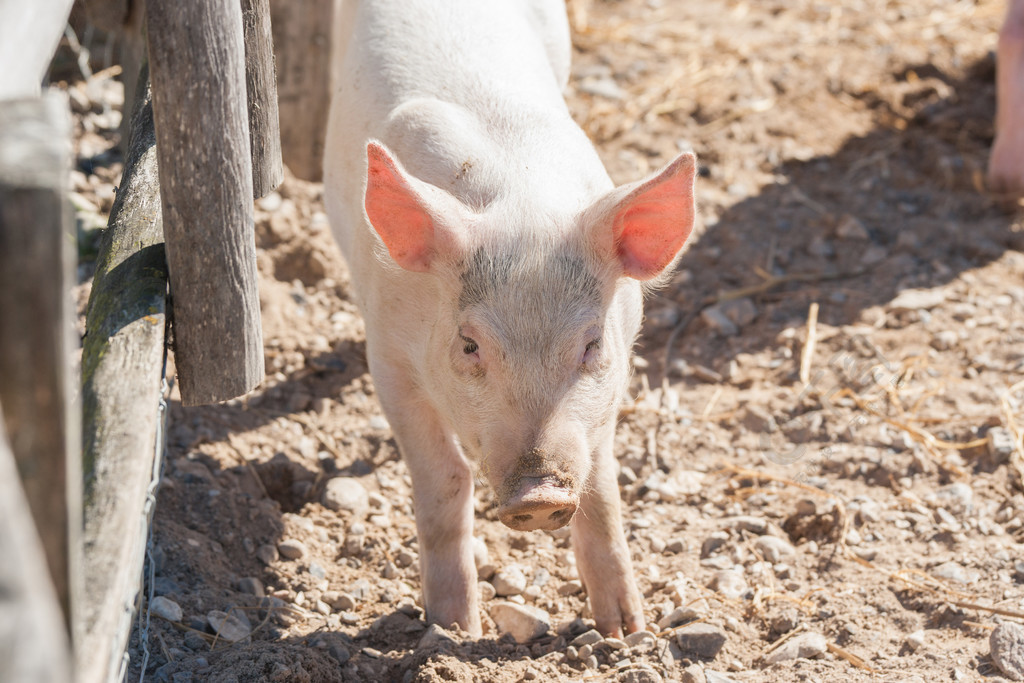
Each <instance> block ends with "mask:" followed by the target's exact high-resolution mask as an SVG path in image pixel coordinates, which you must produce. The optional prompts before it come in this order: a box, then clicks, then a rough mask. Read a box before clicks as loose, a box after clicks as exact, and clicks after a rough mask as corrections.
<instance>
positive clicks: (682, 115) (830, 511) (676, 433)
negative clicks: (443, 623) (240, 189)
mask: <svg viewBox="0 0 1024 683" xmlns="http://www.w3.org/2000/svg"><path fill="white" fill-rule="evenodd" d="M1003 9H1004V4H1003V2H1001V1H993V0H977V1H975V2H972V1H967V0H964V1H960V2H950V1H945V0H927V1H918V2H909V1H904V0H884V1H883V0H855V1H851V2H844V3H821V2H813V1H811V0H774V1H772V0H767V1H762V2H749V1H740V0H706V1H705V2H681V1H679V0H615V1H608V0H595V1H593V2H591V3H589V4H588V3H583V2H580V3H576V4H574V14H573V20H574V26H575V36H574V39H575V44H576V50H575V55H574V58H575V66H574V72H573V78H572V82H571V84H570V87H569V91H568V93H567V98H568V101H569V106H570V109H571V111H572V113H573V115H574V116H575V118H576V120H577V121H579V122H580V123H581V125H583V127H584V128H585V129H586V131H587V132H588V133H589V134H590V135H591V137H592V138H593V140H594V142H595V144H596V146H597V148H598V150H599V151H600V153H601V156H602V158H603V159H604V161H605V163H606V164H607V166H608V168H609V171H610V172H611V175H612V177H613V178H614V179H615V180H616V181H617V182H626V181H630V180H634V179H637V178H639V177H641V176H643V175H644V174H646V173H648V172H649V171H651V170H653V169H655V168H657V167H658V166H659V165H661V164H663V163H665V162H667V161H668V160H669V159H670V158H671V157H673V156H674V155H675V154H676V153H677V152H678V151H679V150H680V149H684V148H688V147H692V148H693V149H694V150H695V151H696V153H697V156H698V159H699V160H700V164H701V172H700V178H699V181H698V201H699V213H700V215H699V218H698V231H699V232H700V234H699V237H697V238H696V239H695V240H694V241H693V244H692V247H691V248H690V249H689V251H688V252H687V253H686V255H685V256H684V257H683V259H682V261H681V263H680V264H679V268H678V272H677V273H676V274H675V276H674V278H673V279H672V281H671V283H670V284H669V285H668V286H667V287H665V288H664V289H663V290H661V291H660V292H659V293H657V294H656V295H654V296H652V297H651V298H650V299H649V301H648V303H647V319H646V323H645V326H644V331H643V334H642V336H641V338H640V339H639V341H638V344H637V347H636V358H635V362H634V367H635V379H634V383H633V390H632V393H631V400H630V401H629V403H628V405H627V406H626V407H625V408H624V409H623V411H622V415H621V419H620V423H621V424H620V426H619V431H618V436H617V451H616V453H617V456H618V459H619V462H620V465H621V472H620V477H619V479H620V483H621V484H622V496H623V500H624V502H625V509H624V524H625V526H626V530H627V536H628V538H629V542H630V546H631V548H632V551H633V558H634V562H635V568H636V571H637V575H638V581H639V584H640V589H641V591H642V592H643V595H644V596H645V610H646V614H647V618H648V622H649V624H650V628H651V629H652V630H653V631H655V632H656V633H657V637H652V638H649V639H639V638H638V639H631V640H630V641H629V642H628V643H624V642H620V641H615V640H599V641H597V642H595V643H591V644H589V645H584V644H583V643H584V642H585V641H586V640H587V639H588V637H586V636H585V637H584V638H583V640H582V641H576V643H575V644H573V641H574V639H575V638H577V637H578V636H579V635H580V634H582V633H584V632H585V631H587V630H588V629H589V628H591V626H592V622H588V617H589V615H588V611H587V606H586V596H585V594H583V593H582V592H581V591H580V586H579V582H578V577H577V574H576V570H575V567H574V563H573V562H574V561H573V557H572V553H571V549H570V547H569V541H568V538H567V536H566V534H565V533H560V532H552V533H548V532H529V533H518V532H513V531H510V530H509V529H507V528H505V527H503V526H502V525H500V523H499V522H498V521H497V520H496V518H495V515H494V513H493V509H492V494H491V491H490V490H489V489H488V488H487V486H486V485H484V484H483V483H482V482H481V484H480V486H479V487H478V489H477V509H478V516H477V524H476V534H477V536H478V537H479V538H480V539H481V540H482V541H483V542H484V543H485V544H486V551H485V552H484V551H483V549H482V548H481V553H480V557H479V558H478V560H479V563H478V564H479V565H480V566H481V578H482V579H491V581H490V582H488V583H486V585H484V584H481V591H482V594H483V595H484V597H485V600H484V602H483V608H482V609H483V612H484V615H483V620H484V630H485V634H484V637H483V639H482V640H479V641H475V642H474V641H471V640H467V639H465V638H464V637H463V636H462V635H460V634H458V633H450V632H445V631H441V630H437V629H430V630H427V628H426V624H425V623H424V622H423V620H422V610H421V609H420V607H421V606H420V579H419V570H418V557H417V542H416V531H415V525H414V521H413V518H412V515H411V501H410V485H409V479H408V474H407V472H406V468H405V466H404V465H403V463H402V462H401V460H400V458H399V455H398V452H397V450H396V447H395V443H394V441H393V440H392V437H391V433H390V431H389V428H388V424H387V421H386V420H385V419H384V418H383V416H382V415H381V411H380V408H379V406H378V404H377V403H376V400H375V398H374V389H373V382H372V380H371V379H370V376H369V374H368V373H367V369H366V361H365V356H364V347H363V332H362V323H361V320H360V317H359V314H358V312H357V310H356V309H355V307H354V305H353V304H352V303H351V302H350V300H349V298H348V277H347V274H346V269H345V266H344V264H343V262H342V260H341V258H340V255H339V254H338V252H337V250H336V248H335V247H334V244H333V242H332V239H331V237H330V233H329V229H328V226H327V221H326V217H325V216H324V214H323V208H322V192H323V189H322V187H321V186H320V185H317V184H310V183H304V182H300V181H297V180H294V179H292V178H289V179H288V180H287V181H286V182H285V183H284V185H283V186H282V187H281V188H280V190H279V191H278V192H276V193H274V194H272V195H271V196H269V197H267V198H265V199H262V200H260V201H259V202H257V242H258V247H259V253H258V258H259V269H260V274H261V276H262V282H261V303H262V307H263V316H264V317H263V325H264V334H265V345H266V368H267V381H266V383H265V384H264V386H262V387H261V388H260V389H259V390H258V391H256V392H254V393H253V394H251V395H250V396H248V397H245V398H243V399H239V400H236V401H232V402H229V403H227V404H224V405H217V406H209V407H203V408H183V407H182V406H181V405H180V404H179V403H178V402H177V401H176V400H174V396H173V395H172V401H171V411H170V426H169V444H168V448H169V450H168V453H167V459H166V468H165V476H164V480H163V482H162V484H161V488H160V494H159V501H158V507H157V511H156V518H155V522H154V530H153V533H154V535H155V543H156V552H155V553H154V563H155V579H156V580H155V582H154V584H153V589H154V591H155V594H156V595H157V596H160V597H161V598H162V599H161V600H154V601H153V604H152V608H153V609H152V625H151V627H150V629H149V636H148V650H149V652H150V655H149V657H148V664H147V666H146V669H145V671H144V672H142V671H140V662H141V661H142V657H143V654H142V651H143V648H142V645H141V644H140V641H139V637H138V634H136V635H135V636H134V637H133V640H132V650H131V654H132V664H131V668H130V671H129V679H130V680H137V679H139V678H140V676H141V677H142V678H143V679H144V680H147V681H149V680H152V681H171V682H174V683H184V682H186V681H217V682H228V681H231V682H235V681H237V682H247V681H298V682H305V681H309V682H320V681H402V682H403V683H408V682H411V681H417V682H428V681H429V682H433V681H496V682H501V683H505V682H511V681H520V680H541V681H574V680H581V679H587V680H606V681H621V682H626V681H630V682H634V683H637V682H643V683H649V682H657V681H663V680H665V681H704V680H706V681H719V682H721V681H730V680H731V681H765V682H768V683H776V682H778V683H781V682H783V681H787V682H788V681H869V680H870V681H876V680H880V681H904V682H906V683H910V682H916V683H923V682H924V681H929V682H930V681H946V680H952V681H978V680H991V681H996V680H1000V678H999V677H1000V675H1001V674H1000V672H999V670H998V669H997V668H996V666H995V664H994V663H993V660H992V658H991V657H990V649H989V635H990V632H991V631H992V629H993V628H994V627H995V626H996V625H997V624H998V623H999V621H1000V620H1001V619H1002V620H1009V621H1014V620H1016V621H1018V622H1019V621H1021V620H1022V619H1024V488H1022V486H1024V484H1022V481H1024V447H1022V441H1021V440H1022V434H1024V432H1022V430H1024V384H1022V381H1024V222H1022V220H1021V218H1020V217H1019V216H1018V217H1014V216H1013V215H1010V214H1007V213H1004V212H1002V211H1000V210H999V209H998V208H997V207H996V206H995V205H994V203H993V202H992V201H991V200H990V198H989V197H988V196H987V195H986V193H985V191H984V168H985V164H986V161H987V154H988V148H989V146H990V144H991V141H992V137H993V124H992V119H993V112H994V85H993V76H994V68H995V64H994V57H993V50H994V47H995V42H996V32H997V30H998V27H999V23H1000V20H1001V16H1002V12H1003ZM70 89H71V90H76V91H78V92H77V93H76V94H75V96H76V97H78V98H79V100H81V98H83V97H84V98H85V100H81V101H79V102H78V104H77V105H76V109H77V111H78V112H79V115H78V118H77V122H78V127H79V133H80V135H79V140H78V143H77V144H78V146H77V151H78V155H79V169H78V170H79V172H78V173H77V174H76V175H75V178H74V182H75V186H76V189H77V190H78V191H79V193H80V194H79V196H78V197H77V198H76V202H77V206H78V211H79V218H80V221H81V224H82V227H83V229H85V230H86V231H87V232H86V233H85V234H90V235H91V234H94V233H92V232H88V229H89V228H91V227H95V225H96V224H98V223H101V222H102V219H103V218H104V217H105V212H106V211H109V208H110V201H111V200H112V194H111V190H112V185H113V184H116V182H117V174H118V172H119V170H120V162H119V156H118V155H117V153H116V152H115V151H111V147H112V145H113V144H114V142H116V132H115V129H116V126H117V119H119V116H118V109H119V108H120V104H119V102H118V101H117V96H118V95H117V86H116V84H115V83H114V82H113V81H111V80H109V79H103V78H94V79H93V80H92V81H90V82H89V83H85V82H77V83H75V84H73V85H72V86H70ZM90 98H91V99H90ZM111 102H112V103H113V105H112V106H108V105H110V103H111ZM97 217H98V218H97ZM85 253H86V258H88V256H87V254H88V249H85ZM88 271H89V268H88V265H85V266H83V268H82V274H83V278H85V279H86V282H85V284H84V285H83V291H85V290H87V288H88V282H87V276H88ZM813 305H816V307H817V308H816V310H817V318H816V322H815V321H814V319H813V316H811V314H810V311H811V308H812V306H813ZM809 337H812V338H813V339H812V340H809ZM338 477H348V478H351V479H354V480H355V481H356V482H358V484H359V485H360V486H359V487H356V488H355V489H354V491H355V495H352V496H350V499H349V500H348V501H346V502H344V504H343V507H345V506H347V507H349V508H352V509H351V510H348V509H339V510H335V509H331V508H328V507H326V506H325V505H324V504H322V502H321V501H322V497H323V493H324V490H325V486H326V483H327V482H328V481H329V480H331V479H334V478H338ZM363 491H365V495H364V494H362V492H363ZM517 569H518V570H519V572H521V573H522V578H523V579H525V581H521V582H520V584H519V585H518V586H513V587H511V588H504V587H503V588H502V591H503V592H509V591H511V592H512V593H513V594H512V595H511V596H507V597H494V592H495V589H494V587H493V586H495V585H499V586H501V584H503V583H505V581H502V579H505V578H507V577H508V576H509V575H515V574H516V570H517ZM510 570H511V571H510ZM492 575H495V578H492ZM513 583H514V582H513ZM524 584H525V587H524ZM506 601H511V602H520V603H526V604H530V605H534V606H536V607H539V608H541V609H542V610H544V611H545V612H546V613H547V614H548V615H550V623H551V627H550V630H549V631H548V633H547V634H546V635H544V636H542V637H539V638H537V639H535V640H533V641H531V642H528V643H523V644H517V643H516V642H515V641H514V640H513V639H512V638H511V637H510V636H509V635H502V634H501V633H499V632H498V631H497V628H496V626H495V624H494V622H493V620H492V619H491V617H490V613H491V610H492V608H493V606H494V605H495V604H497V603H499V602H506ZM175 606H177V607H180V611H175V609H174V607H175ZM159 615H163V616H159ZM694 621H696V622H698V623H697V625H694V624H693V623H692V622H694ZM217 633H219V635H214V634H217Z"/></svg>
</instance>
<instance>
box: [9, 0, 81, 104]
mask: <svg viewBox="0 0 1024 683" xmlns="http://www.w3.org/2000/svg"><path fill="white" fill-rule="evenodd" d="M71 2H72V0H32V2H0V64H3V65H4V68H3V70H2V71H0V100H5V99H13V98H15V97H32V96H36V95H38V94H39V92H40V84H41V83H42V81H43V76H45V75H46V69H47V68H48V67H49V66H50V60H52V59H53V53H54V51H56V49H57V44H58V43H59V42H60V37H61V36H62V35H63V34H64V27H65V26H66V25H67V21H68V15H69V14H70V13H71Z"/></svg>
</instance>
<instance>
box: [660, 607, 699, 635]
mask: <svg viewBox="0 0 1024 683" xmlns="http://www.w3.org/2000/svg"><path fill="white" fill-rule="evenodd" d="M698 618H700V614H699V613H698V612H697V611H696V610H695V609H693V607H690V606H688V605H686V606H683V607H677V608H675V609H674V610H673V611H672V612H670V613H669V614H666V615H665V616H663V617H662V618H661V619H659V620H658V629H659V630H661V631H664V630H665V629H667V628H673V627H675V626H678V625H679V624H684V623H686V622H688V621H693V620H694V619H698Z"/></svg>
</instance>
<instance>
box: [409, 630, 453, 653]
mask: <svg viewBox="0 0 1024 683" xmlns="http://www.w3.org/2000/svg"><path fill="white" fill-rule="evenodd" d="M457 643H458V640H457V639H456V638H455V636H453V635H452V633H451V632H450V631H447V630H445V629H444V628H442V627H441V626H438V625H437V624H431V625H430V626H427V630H426V631H424V632H423V635H422V636H420V642H419V643H417V644H416V649H417V650H427V649H430V648H433V647H444V646H445V645H455V644H457Z"/></svg>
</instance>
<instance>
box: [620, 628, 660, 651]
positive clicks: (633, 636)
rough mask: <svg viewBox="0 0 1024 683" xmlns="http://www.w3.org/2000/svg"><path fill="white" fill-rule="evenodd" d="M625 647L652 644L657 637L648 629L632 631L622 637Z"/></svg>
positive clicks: (639, 646)
mask: <svg viewBox="0 0 1024 683" xmlns="http://www.w3.org/2000/svg"><path fill="white" fill-rule="evenodd" d="M622 640H623V641H624V642H625V643H626V646H627V647H635V648H642V647H648V646H651V647H653V646H654V643H655V641H657V638H656V637H655V635H654V634H653V633H651V632H650V631H634V632H633V633H630V634H629V635H627V636H626V637H625V638H623V639H622Z"/></svg>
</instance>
